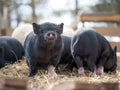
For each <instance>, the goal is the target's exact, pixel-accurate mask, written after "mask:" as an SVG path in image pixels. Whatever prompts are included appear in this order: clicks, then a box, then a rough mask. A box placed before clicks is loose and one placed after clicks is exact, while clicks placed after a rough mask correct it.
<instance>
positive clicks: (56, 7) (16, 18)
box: [0, 0, 120, 33]
mask: <svg viewBox="0 0 120 90" xmlns="http://www.w3.org/2000/svg"><path fill="white" fill-rule="evenodd" d="M113 13H114V14H119V13H120V0H0V30H1V31H3V33H4V30H8V29H10V30H14V29H15V28H16V27H18V26H19V25H22V24H24V23H32V22H37V23H43V22H47V21H48V22H55V23H61V22H64V24H65V25H66V26H69V27H71V28H73V29H74V30H76V29H77V28H78V27H81V26H82V23H81V22H80V18H79V17H80V15H82V14H113ZM84 25H85V26H89V27H91V26H94V25H96V26H101V25H102V26H119V25H120V24H119V23H118V22H117V23H113V22H111V23H105V22H102V23H97V22H85V23H84Z"/></svg>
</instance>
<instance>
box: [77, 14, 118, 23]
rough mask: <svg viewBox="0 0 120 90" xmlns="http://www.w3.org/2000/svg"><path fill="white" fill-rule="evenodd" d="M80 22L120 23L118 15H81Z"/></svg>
mask: <svg viewBox="0 0 120 90" xmlns="http://www.w3.org/2000/svg"><path fill="white" fill-rule="evenodd" d="M79 20H80V21H82V22H120V14H82V15H80V19H79Z"/></svg>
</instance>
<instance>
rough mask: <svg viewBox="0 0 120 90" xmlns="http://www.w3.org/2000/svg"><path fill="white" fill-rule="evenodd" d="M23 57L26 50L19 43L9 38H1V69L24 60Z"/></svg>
mask: <svg viewBox="0 0 120 90" xmlns="http://www.w3.org/2000/svg"><path fill="white" fill-rule="evenodd" d="M22 56H24V49H23V46H22V45H21V44H20V42H19V41H17V40H16V39H14V38H11V37H8V36H0V68H2V67H4V66H5V65H6V64H8V63H14V62H15V61H17V60H20V59H22Z"/></svg>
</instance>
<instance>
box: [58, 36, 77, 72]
mask: <svg viewBox="0 0 120 90" xmlns="http://www.w3.org/2000/svg"><path fill="white" fill-rule="evenodd" d="M62 39H63V43H64V50H63V52H62V56H61V59H60V62H59V64H58V66H60V65H63V67H61V68H60V69H61V70H62V71H63V70H65V69H67V70H70V71H72V69H73V67H76V63H75V62H74V60H73V57H72V54H71V51H70V44H71V37H68V36H64V35H62Z"/></svg>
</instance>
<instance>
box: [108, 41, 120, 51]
mask: <svg viewBox="0 0 120 90" xmlns="http://www.w3.org/2000/svg"><path fill="white" fill-rule="evenodd" d="M110 45H111V46H112V48H113V49H114V47H115V46H117V52H120V42H110Z"/></svg>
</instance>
